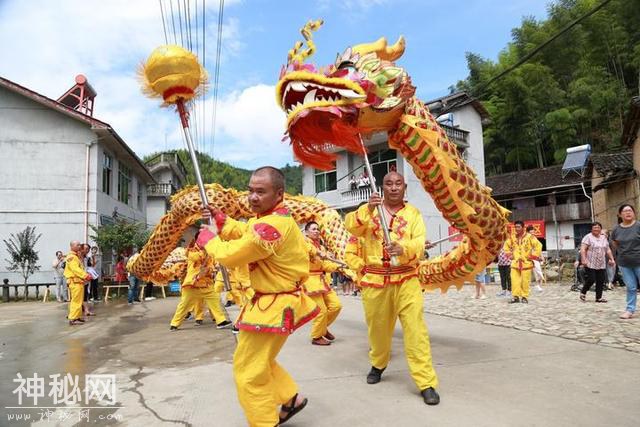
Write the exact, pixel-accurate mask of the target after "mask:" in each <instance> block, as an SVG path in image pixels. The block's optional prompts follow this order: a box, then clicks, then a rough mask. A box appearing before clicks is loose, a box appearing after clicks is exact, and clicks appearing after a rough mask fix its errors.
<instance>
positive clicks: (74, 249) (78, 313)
mask: <svg viewBox="0 0 640 427" xmlns="http://www.w3.org/2000/svg"><path fill="white" fill-rule="evenodd" d="M69 246H70V249H71V251H70V252H69V254H68V255H67V258H66V260H65V261H66V264H65V267H64V277H65V279H67V285H68V286H69V292H70V293H71V301H70V302H69V314H68V315H67V319H69V325H77V324H82V323H84V319H83V318H82V300H83V297H84V283H85V282H87V281H89V280H91V275H89V273H87V272H86V271H85V269H84V264H83V263H82V260H81V259H80V253H81V250H82V245H81V244H80V242H78V241H77V240H74V241H72V242H71V244H70V245H69Z"/></svg>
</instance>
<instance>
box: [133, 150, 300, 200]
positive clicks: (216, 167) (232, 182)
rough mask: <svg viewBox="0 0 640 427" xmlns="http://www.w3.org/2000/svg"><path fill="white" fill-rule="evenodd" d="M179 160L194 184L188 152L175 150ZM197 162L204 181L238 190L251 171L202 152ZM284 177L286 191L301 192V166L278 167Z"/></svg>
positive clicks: (247, 179) (245, 185) (291, 192)
mask: <svg viewBox="0 0 640 427" xmlns="http://www.w3.org/2000/svg"><path fill="white" fill-rule="evenodd" d="M177 152H178V155H179V156H180V160H182V163H184V165H185V167H186V168H187V180H188V181H189V183H190V184H195V183H196V180H195V176H194V175H193V165H192V163H191V158H190V157H189V153H188V152H187V151H186V150H184V149H182V150H177ZM157 154H158V153H153V154H149V155H148V156H145V158H144V160H145V161H146V160H147V159H150V158H152V157H154V156H156V155H157ZM198 164H199V166H200V172H201V173H202V179H203V181H204V182H205V183H218V184H220V185H222V186H223V187H231V188H236V189H238V190H246V189H247V185H248V183H249V177H250V176H251V171H250V170H247V169H241V168H236V167H234V166H231V165H230V164H228V163H225V162H221V161H218V160H214V159H213V158H212V157H211V156H209V155H208V154H204V153H198ZM280 169H281V170H282V172H283V173H284V176H285V179H286V191H287V193H289V194H294V195H296V194H301V193H302V167H301V166H296V165H289V164H287V165H286V166H284V167H281V168H280Z"/></svg>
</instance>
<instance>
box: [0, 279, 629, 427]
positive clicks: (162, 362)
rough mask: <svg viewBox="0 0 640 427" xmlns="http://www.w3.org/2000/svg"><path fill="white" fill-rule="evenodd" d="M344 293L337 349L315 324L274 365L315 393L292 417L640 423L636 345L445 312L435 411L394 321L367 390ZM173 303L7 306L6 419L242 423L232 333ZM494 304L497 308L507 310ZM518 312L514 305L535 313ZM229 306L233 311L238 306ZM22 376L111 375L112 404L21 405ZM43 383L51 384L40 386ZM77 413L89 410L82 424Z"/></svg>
mask: <svg viewBox="0 0 640 427" xmlns="http://www.w3.org/2000/svg"><path fill="white" fill-rule="evenodd" d="M453 292H454V294H451V293H450V294H447V296H443V297H442V298H449V300H450V301H452V302H451V303H449V304H453V305H454V306H455V304H461V305H464V306H465V307H466V306H467V305H468V304H469V301H468V297H469V296H470V295H471V290H470V289H469V288H465V290H464V291H463V292H462V293H461V294H455V291H453ZM494 293H495V292H494ZM465 294H466V295H465ZM434 298H437V297H436V296H433V295H430V296H428V297H427V299H426V300H427V307H428V305H429V304H431V305H434V306H437V304H436V303H434V302H433V299H434ZM458 299H459V300H458ZM549 300H550V301H551V300H552V299H551V298H549ZM610 300H611V298H610ZM342 301H343V303H344V309H343V312H342V314H341V315H340V317H339V318H338V320H337V322H336V324H335V325H334V327H333V328H332V332H333V333H334V334H335V335H336V336H337V340H336V342H335V343H334V344H333V345H331V346H329V347H317V346H312V345H310V343H309V337H308V334H309V326H308V325H307V326H305V327H303V328H302V329H301V330H299V331H297V332H296V333H295V334H294V335H293V336H291V337H290V339H289V341H288V342H287V344H286V345H285V347H284V350H283V351H282V352H281V354H280V357H279V361H280V363H281V364H282V365H283V366H284V367H286V368H287V369H288V370H289V372H290V373H291V374H292V375H293V377H294V378H295V379H296V381H297V382H298V384H299V386H300V389H301V392H302V393H303V394H304V395H305V396H307V397H308V398H309V405H308V406H307V408H306V409H305V410H304V411H302V412H301V413H300V414H298V415H296V417H295V418H294V419H293V420H292V421H290V422H289V423H287V425H290V426H292V427H295V426H349V427H357V426H391V425H396V426H602V425H616V426H632V425H637V419H638V415H639V414H640V390H639V389H638V374H637V373H638V366H640V365H639V363H640V354H638V353H637V352H635V351H628V350H625V349H622V348H615V347H608V346H605V345H600V344H593V343H587V342H581V341H578V340H577V339H566V337H565V338H561V337H559V336H552V335H545V334H542V333H535V332H531V331H528V330H520V329H515V328H513V327H500V326H495V325H488V324H483V323H479V321H478V320H476V321H469V320H462V319H456V318H453V317H451V315H450V313H449V314H448V315H444V316H443V315H433V314H430V313H427V315H426V319H427V323H428V325H429V329H430V333H431V345H432V353H433V360H434V364H435V367H436V370H437V373H438V375H439V378H440V386H439V392H440V394H441V397H442V403H441V404H440V405H439V406H436V407H428V406H426V405H425V404H424V403H423V402H422V399H421V397H420V396H419V394H418V391H417V390H416V389H415V386H414V385H413V382H412V381H411V378H410V377H409V375H408V373H407V366H406V363H405V360H404V354H403V347H402V332H401V330H400V328H399V326H398V327H397V329H396V333H395V339H394V347H393V359H392V361H391V363H390V366H389V367H388V369H387V370H386V371H385V373H384V375H383V381H382V382H381V383H379V384H377V385H373V386H372V385H367V384H366V382H365V375H366V373H367V371H368V369H369V363H368V360H367V349H368V345H367V339H366V327H365V324H364V318H363V312H362V307H361V301H360V298H357V297H350V296H347V297H342ZM177 302H178V299H177V298H168V299H166V300H162V299H160V300H154V301H149V302H145V303H143V304H139V305H134V306H127V305H126V303H123V302H121V301H117V302H110V303H108V304H104V303H102V304H97V305H96V313H97V316H96V317H94V318H90V320H89V321H88V322H87V324H86V325H84V326H76V327H69V326H67V325H66V321H65V314H66V312H65V307H66V306H65V305H63V304H56V303H47V304H42V303H8V304H1V305H0V313H1V314H2V315H1V316H0V318H1V319H0V412H1V415H2V416H1V417H0V426H4V425H7V426H14V425H35V426H45V425H46V426H53V425H61V426H67V425H84V424H85V419H86V420H88V421H89V422H90V423H91V424H93V425H96V426H102V425H122V426H164V425H167V426H173V425H175V426H180V425H181V426H243V425H246V422H245V420H244V417H243V413H242V410H241V408H240V406H239V404H238V402H237V399H236V393H235V388H234V384H233V379H232V372H231V358H232V354H233V349H234V345H235V344H234V338H233V337H232V335H231V333H230V332H229V331H218V330H216V329H215V327H214V325H213V323H211V321H207V322H206V323H205V325H203V326H201V327H195V326H194V323H193V321H186V322H185V323H184V324H183V326H182V327H181V329H180V330H179V331H177V332H169V331H168V326H169V320H170V318H171V315H172V314H173V310H174V308H175V306H176V304H177ZM474 302H476V301H474ZM477 302H479V303H482V304H485V301H484V300H483V301H477ZM440 304H443V302H442V301H440ZM487 304H489V303H487ZM497 307H498V308H495V309H493V310H492V311H495V310H503V309H507V308H508V306H506V305H505V306H497ZM500 307H502V308H500ZM441 308H442V307H441ZM513 308H514V309H515V310H513V312H514V313H520V312H522V311H523V310H526V309H527V307H517V308H516V307H513ZM532 309H533V307H532ZM447 310H449V311H450V312H451V311H455V308H453V309H452V308H451V307H448V308H447ZM516 310H519V311H516ZM559 310H560V309H559ZM230 313H231V315H235V313H237V311H236V309H234V308H232V310H231V311H230ZM561 315H562V313H558V316H559V317H558V318H560V316H561ZM631 322H633V323H632V324H631V325H632V327H633V326H635V330H637V329H638V328H639V327H640V321H639V320H637V319H635V320H632V321H631ZM559 323H561V322H560V321H559ZM18 372H20V373H21V374H22V376H23V378H27V377H32V376H33V374H34V373H37V374H38V375H39V376H40V377H45V378H47V381H48V378H49V375H54V374H63V375H64V374H66V373H72V374H74V375H79V376H80V377H83V376H84V375H85V374H107V375H111V374H112V375H115V376H116V380H117V397H116V398H117V402H116V404H115V405H107V404H105V402H104V401H96V400H92V401H90V402H89V404H86V403H85V404H83V406H85V407H87V406H88V407H91V409H89V410H88V412H87V410H86V409H85V411H84V412H81V410H79V409H75V406H74V405H71V406H70V408H71V409H63V408H64V405H53V404H52V398H51V397H45V398H41V399H40V400H39V401H38V403H37V405H34V402H33V401H32V399H27V398H26V397H23V404H22V405H18V396H17V394H14V393H13V390H14V389H15V388H16V387H17V383H14V382H13V380H14V379H16V378H17V373H18ZM48 391H49V387H48V386H46V387H45V394H48ZM27 406H38V407H40V409H31V408H27ZM43 406H55V407H53V408H48V409H42V407H43ZM101 408H103V409H101ZM47 411H49V412H47ZM19 414H22V415H23V416H26V415H29V416H30V417H31V419H30V421H29V422H25V421H16V420H15V418H16V416H17V415H19ZM81 415H83V416H84V417H86V418H85V419H83V420H82V421H79V418H80V416H81ZM65 417H66V419H65ZM10 418H11V419H10Z"/></svg>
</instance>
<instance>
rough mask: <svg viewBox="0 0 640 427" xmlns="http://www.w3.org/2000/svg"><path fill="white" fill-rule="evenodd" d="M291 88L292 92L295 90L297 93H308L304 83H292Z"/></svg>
mask: <svg viewBox="0 0 640 427" xmlns="http://www.w3.org/2000/svg"><path fill="white" fill-rule="evenodd" d="M289 87H290V88H291V89H292V90H295V91H296V92H304V91H306V89H305V87H304V83H302V82H291V84H290V85H289Z"/></svg>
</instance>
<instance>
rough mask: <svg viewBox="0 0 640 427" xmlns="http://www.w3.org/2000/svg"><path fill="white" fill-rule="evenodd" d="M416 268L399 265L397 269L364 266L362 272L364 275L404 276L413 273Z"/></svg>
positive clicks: (392, 267)
mask: <svg viewBox="0 0 640 427" xmlns="http://www.w3.org/2000/svg"><path fill="white" fill-rule="evenodd" d="M417 268H418V267H416V266H411V265H401V266H398V267H394V266H389V267H383V266H378V265H365V266H364V268H363V269H362V271H363V272H364V273H371V274H377V275H380V276H390V275H392V274H405V273H413V272H415V271H416V269H417Z"/></svg>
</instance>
